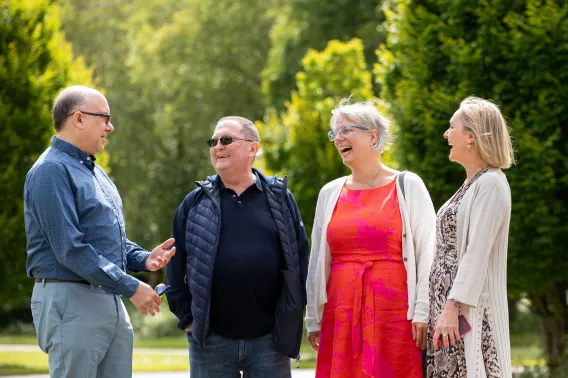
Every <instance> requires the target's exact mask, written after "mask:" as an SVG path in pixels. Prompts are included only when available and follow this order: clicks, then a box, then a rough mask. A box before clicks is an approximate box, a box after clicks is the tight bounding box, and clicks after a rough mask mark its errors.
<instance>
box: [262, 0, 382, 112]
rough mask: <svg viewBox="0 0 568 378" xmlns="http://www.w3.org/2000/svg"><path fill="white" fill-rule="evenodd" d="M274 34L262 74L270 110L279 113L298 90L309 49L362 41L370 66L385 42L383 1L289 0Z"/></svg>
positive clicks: (320, 48) (277, 22)
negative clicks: (335, 41) (298, 77)
mask: <svg viewBox="0 0 568 378" xmlns="http://www.w3.org/2000/svg"><path fill="white" fill-rule="evenodd" d="M281 3H282V5H281V7H280V9H278V10H277V11H276V12H277V13H276V23H275V25H274V28H273V29H272V31H271V34H270V39H271V42H272V46H271V48H270V54H269V59H268V63H267V66H266V68H265V70H264V71H263V94H264V96H265V97H266V99H265V101H266V104H267V105H268V106H269V107H275V108H276V109H277V110H278V111H281V110H283V109H284V103H285V101H286V100H289V99H290V91H291V90H296V89H297V87H296V72H299V71H300V70H301V69H302V65H301V64H302V58H303V57H304V55H305V54H306V53H307V52H308V49H310V48H312V49H315V50H322V49H323V48H324V47H325V46H326V45H327V43H328V41H330V40H333V39H337V40H340V41H343V42H347V41H349V40H350V39H352V38H355V37H357V38H361V39H362V40H363V43H364V45H365V60H366V62H367V64H368V65H369V67H370V66H371V64H372V62H374V61H375V56H374V50H375V48H376V46H378V45H379V44H380V43H382V42H383V41H384V38H385V32H384V29H383V28H382V25H381V22H382V21H383V19H384V17H383V13H382V11H381V7H380V4H381V1H380V0H355V1H354V0H325V1H322V0H289V1H281Z"/></svg>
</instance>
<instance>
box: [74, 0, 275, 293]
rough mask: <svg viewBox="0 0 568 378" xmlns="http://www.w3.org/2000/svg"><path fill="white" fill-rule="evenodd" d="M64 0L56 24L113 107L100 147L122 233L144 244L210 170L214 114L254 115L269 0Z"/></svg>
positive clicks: (258, 106) (163, 232)
mask: <svg viewBox="0 0 568 378" xmlns="http://www.w3.org/2000/svg"><path fill="white" fill-rule="evenodd" d="M67 3H68V7H67V9H68V12H67V17H66V23H65V30H66V31H67V32H68V33H67V34H68V35H69V36H70V38H71V39H72V40H73V43H74V46H76V51H77V53H80V54H84V55H85V57H86V60H87V61H88V62H89V64H93V65H94V67H95V74H96V77H97V80H99V82H100V85H101V87H102V88H105V89H106V92H108V93H107V96H108V98H109V102H110V106H111V110H112V112H113V113H114V112H116V113H117V118H116V123H115V125H116V126H117V128H116V131H115V133H114V135H113V136H112V137H111V141H110V144H109V148H108V150H109V151H111V152H112V161H111V165H112V172H113V178H114V179H115V181H116V184H117V186H118V188H119V190H120V193H121V196H122V198H123V202H124V211H125V218H126V223H127V233H128V236H129V238H131V239H132V240H135V241H138V242H140V243H141V244H143V245H144V246H147V247H148V246H151V245H154V244H156V243H158V242H160V241H162V240H163V239H164V238H165V237H167V236H168V235H169V234H170V233H171V222H172V218H173V214H174V212H175V209H176V207H177V206H178V205H179V204H180V203H181V201H182V200H183V198H184V196H185V195H186V194H187V193H188V192H189V191H191V190H193V189H194V188H195V184H194V181H196V180H201V179H204V178H205V176H206V175H207V174H210V173H212V168H211V165H210V161H209V152H208V149H207V147H206V145H205V141H206V140H207V139H208V138H209V137H210V136H211V134H212V127H213V125H214V124H215V122H216V121H217V120H218V119H219V118H221V117H222V116H225V115H230V114H231V115H241V116H244V117H247V118H250V119H257V118H260V117H261V116H262V114H263V113H264V104H263V101H262V96H261V95H260V76H259V72H260V71H261V70H262V68H263V67H264V65H265V62H266V56H267V53H268V49H269V43H270V41H269V39H268V31H269V30H270V28H271V27H272V24H273V18H272V16H270V15H269V10H270V9H271V8H273V6H274V1H273V0H269V1H262V0H254V1H248V2H235V1H229V0H220V1H216V2H209V1H204V0H183V1H174V0H159V1H156V2H147V1H143V0H137V1H134V2H127V1H123V0H112V1H108V2H104V5H103V6H100V5H99V4H98V3H96V2H95V3H93V2H89V1H85V0H67ZM102 24H104V25H105V26H108V27H107V28H100V25H102ZM83 25H88V27H87V28H83ZM113 119H114V116H113ZM157 279H159V276H158V278H155V277H154V278H151V281H152V280H153V283H155V280H157Z"/></svg>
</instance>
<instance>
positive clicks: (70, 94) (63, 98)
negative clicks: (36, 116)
mask: <svg viewBox="0 0 568 378" xmlns="http://www.w3.org/2000/svg"><path fill="white" fill-rule="evenodd" d="M91 96H101V97H103V98H104V96H103V94H102V93H101V92H99V91H97V90H96V89H93V88H89V87H86V86H84V85H73V86H71V87H67V88H65V89H64V90H62V91H61V93H59V96H57V99H55V104H54V105H53V112H52V115H53V125H54V126H55V131H57V132H59V131H61V129H62V128H63V125H64V124H65V120H66V119H67V117H69V114H71V113H73V112H74V111H75V110H76V109H77V108H79V107H80V106H83V105H85V104H87V102H88V101H89V98H90V97H91Z"/></svg>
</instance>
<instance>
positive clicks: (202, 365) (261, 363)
mask: <svg viewBox="0 0 568 378" xmlns="http://www.w3.org/2000/svg"><path fill="white" fill-rule="evenodd" d="M187 337H188V342H189V364H190V369H189V371H190V376H191V378H237V377H240V376H241V374H240V372H241V371H242V372H243V378H290V377H291V374H292V373H291V370H290V358H288V357H287V356H283V355H281V354H279V353H277V352H276V351H275V350H274V347H273V346H272V334H268V335H265V336H262V337H259V338H257V339H248V340H232V339H226V338H224V337H223V336H221V335H219V334H217V333H215V332H213V331H211V330H210V331H209V336H208V337H207V339H205V345H204V346H203V348H201V347H200V346H199V344H198V343H197V341H195V340H194V339H193V337H192V336H191V333H188V334H187Z"/></svg>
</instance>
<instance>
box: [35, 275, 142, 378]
mask: <svg viewBox="0 0 568 378" xmlns="http://www.w3.org/2000/svg"><path fill="white" fill-rule="evenodd" d="M31 309H32V316H33V320H34V326H35V329H36V334H37V338H38V344H39V347H40V348H41V350H43V351H44V352H45V353H47V354H48V360H49V375H50V377H57V378H79V377H80V378H103V377H105V378H106V377H108V378H111V377H112V378H127V377H128V378H131V377H132V347H133V343H134V334H133V332H132V325H131V324H130V317H129V316H128V313H127V312H126V309H125V307H124V303H122V300H121V298H120V297H119V296H116V295H112V294H107V293H105V292H104V291H103V290H102V289H101V288H98V287H95V286H93V285H91V286H88V285H81V284H74V283H63V282H45V281H44V282H41V283H36V284H35V286H34V290H33V294H32V301H31Z"/></svg>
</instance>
